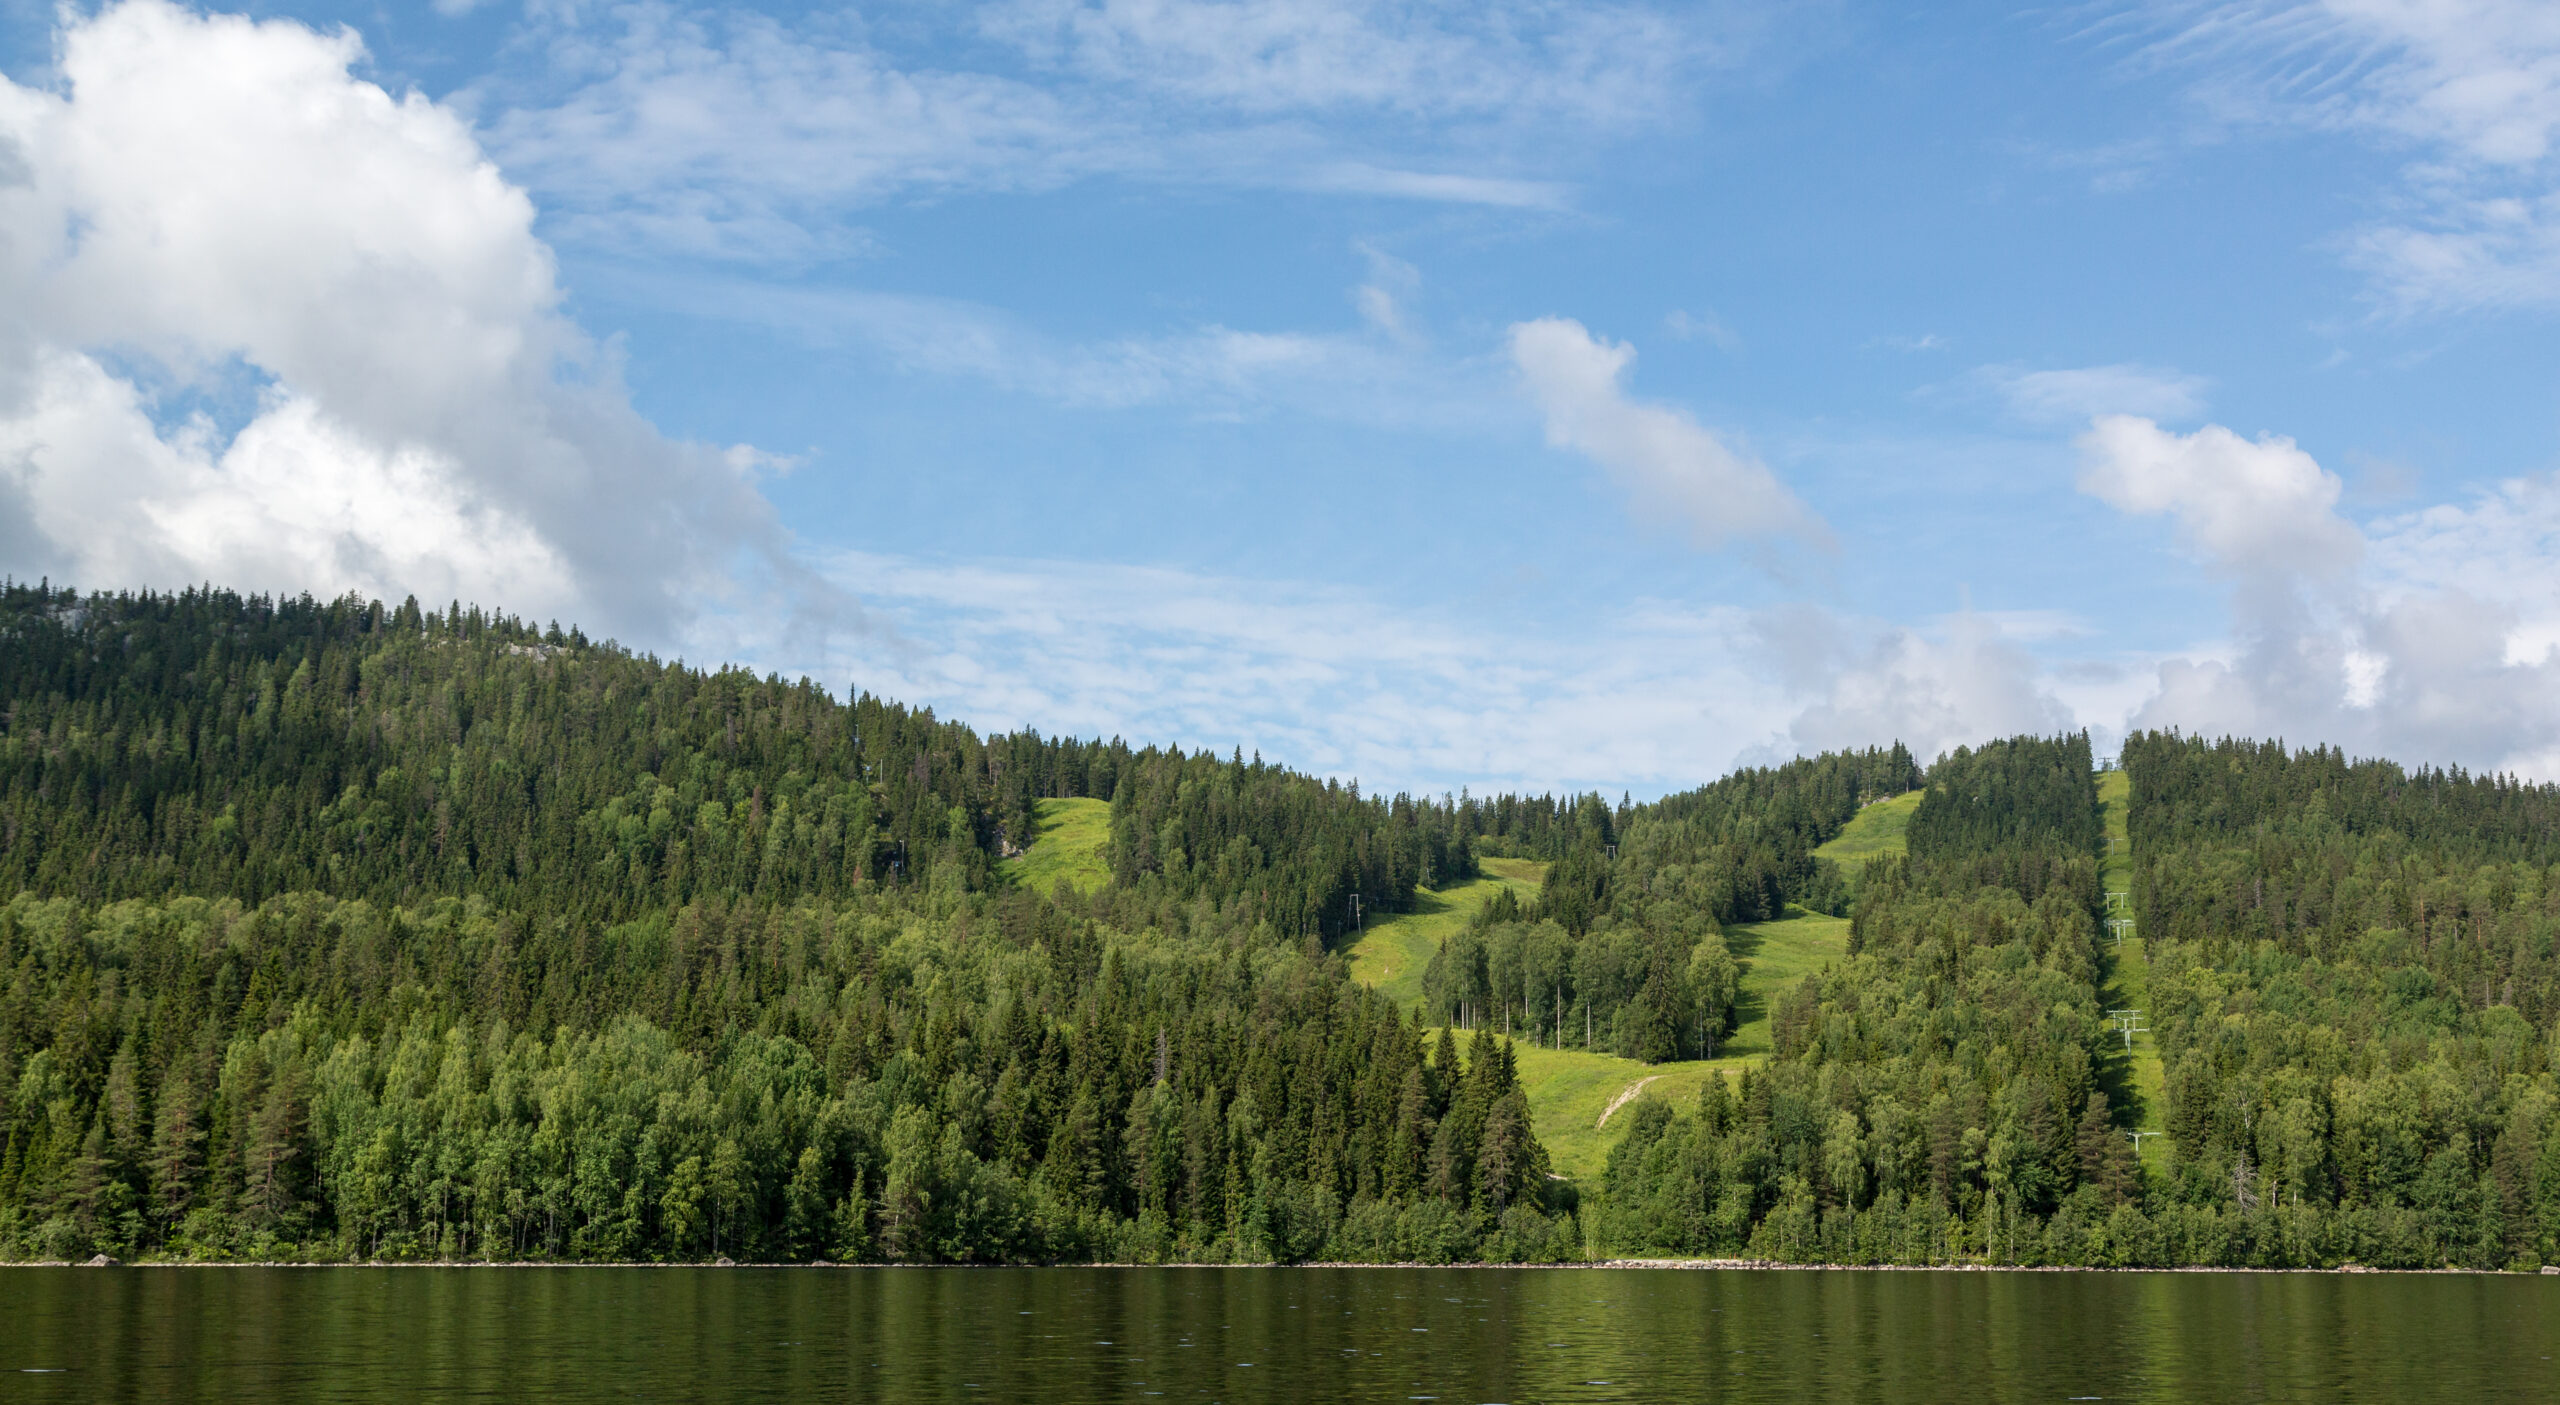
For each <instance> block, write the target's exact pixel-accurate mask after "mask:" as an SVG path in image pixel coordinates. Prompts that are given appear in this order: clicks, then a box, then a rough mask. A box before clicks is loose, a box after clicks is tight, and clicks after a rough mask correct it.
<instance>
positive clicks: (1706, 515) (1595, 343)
mask: <svg viewBox="0 0 2560 1405" xmlns="http://www.w3.org/2000/svg"><path fill="white" fill-rule="evenodd" d="M1635 358H1636V353H1635V348H1634V347H1632V346H1629V345H1627V344H1626V343H1624V342H1610V341H1602V340H1599V339H1597V338H1595V337H1593V336H1592V335H1591V333H1590V331H1589V330H1588V329H1586V328H1585V327H1584V326H1583V325H1582V324H1581V323H1579V322H1576V321H1573V320H1572V319H1570V318H1563V317H1546V318H1540V319H1539V320H1537V321H1534V322H1521V323H1517V324H1514V325H1513V327H1512V328H1511V361H1512V364H1513V366H1514V367H1516V368H1517V369H1518V371H1519V373H1520V378H1521V380H1522V382H1523V383H1524V384H1526V385H1527V386H1528V388H1529V392H1530V394H1531V395H1532V397H1534V398H1535V399H1536V401H1537V402H1538V408H1539V409H1540V410H1541V411H1542V412H1543V413H1544V414H1545V416H1546V421H1547V442H1548V443H1550V444H1552V445H1554V446H1556V447H1557V448H1560V449H1570V450H1572V451H1574V452H1575V453H1578V454H1581V455H1583V456H1584V457H1586V458H1589V459H1590V460H1592V461H1593V462H1595V463H1597V464H1599V465H1600V466H1601V467H1602V468H1604V469H1606V470H1607V471H1608V473H1609V475H1610V476H1611V477H1612V478H1615V479H1616V480H1617V481H1618V483H1619V485H1620V486H1622V487H1623V488H1625V489H1626V490H1627V492H1628V494H1629V495H1630V496H1631V497H1633V498H1634V499H1635V501H1636V505H1637V508H1638V510H1639V511H1640V512H1641V513H1645V514H1657V513H1658V514H1661V515H1663V516H1665V517H1667V518H1669V519H1670V520H1672V521H1674V522H1676V523H1677V524H1679V525H1680V526H1681V527H1682V528H1683V529H1685V530H1686V532H1687V533H1688V535H1689V536H1690V537H1691V538H1692V539H1694V540H1695V541H1697V542H1698V543H1700V544H1701V545H1706V546H1716V545H1721V544H1722V543H1725V542H1727V541H1731V540H1733V539H1735V538H1768V537H1780V536H1784V537H1793V538H1795V539H1797V540H1799V541H1803V542H1806V543H1809V544H1814V545H1828V544H1829V543H1830V534H1829V532H1828V530H1827V529H1826V528H1824V526H1823V525H1822V522H1821V520H1820V519H1819V518H1817V517H1815V516H1814V514H1813V512H1812V510H1811V509H1809V508H1807V507H1806V506H1805V505H1804V504H1803V503H1802V502H1801V501H1799V500H1798V499H1797V497H1796V495H1795V494H1794V493H1792V492H1789V491H1788V490H1787V488H1786V486H1785V485H1784V484H1782V483H1780V482H1779V481H1778V479H1777V476H1776V475H1775V474H1773V473H1771V472H1770V471H1769V468H1768V466H1767V465H1766V464H1763V463H1761V462H1760V461H1759V460H1758V459H1756V458H1753V457H1751V456H1750V455H1748V454H1744V453H1741V452H1738V451H1736V450H1735V449H1733V448H1732V447H1731V446H1729V445H1727V444H1726V443H1725V442H1724V441H1723V440H1722V439H1720V438H1718V437H1717V436H1716V435H1715V434H1714V433H1713V432H1712V431H1710V430H1708V429H1706V428H1705V427H1704V426H1701V425H1700V424H1699V423H1698V422H1697V421H1695V420H1693V419H1691V418H1689V417H1688V416H1687V415H1685V414H1683V413H1681V412H1680V411H1678V410H1675V409H1672V408H1670V407H1669V406H1664V405H1649V404H1646V403H1644V402H1642V401H1639V400H1636V399H1634V398H1632V397H1630V396H1629V395H1628V394H1627V392H1626V387H1625V386H1624V385H1623V384H1622V383H1621V382H1622V379H1623V378H1624V376H1625V374H1626V370H1627V367H1628V366H1630V365H1632V364H1634V362H1635Z"/></svg>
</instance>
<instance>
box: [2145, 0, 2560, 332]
mask: <svg viewBox="0 0 2560 1405" xmlns="http://www.w3.org/2000/svg"><path fill="white" fill-rule="evenodd" d="M2136 13H2137V14H2139V15H2141V16H2143V17H2144V19H2145V20H2146V21H2147V23H2148V25H2149V26H2150V30H2149V33H2150V36H2151V37H2150V41H2149V42H2148V43H2147V44H2146V45H2145V46H2144V47H2143V48H2142V50H2141V52H2142V54H2143V55H2144V59H2145V61H2147V62H2152V63H2157V64H2161V65H2164V66H2171V67H2175V68H2179V69H2182V70H2185V71H2189V72H2193V73H2195V74H2197V75H2198V84H2199V88H2198V93H2199V96H2200V97H2201V98H2202V99H2203V101H2204V103H2205V104H2206V105H2207V107H2208V108H2209V109H2210V110H2212V111H2213V112H2214V113H2216V114H2217V115H2219V116H2220V117H2222V118H2224V119H2225V120H2229V121H2237V122H2242V123H2251V122H2255V123H2269V124H2286V125H2295V126H2305V127H2312V128H2318V129H2323V130H2330V131H2344V132H2351V133H2357V134H2361V135H2363V136H2366V137H2368V138H2371V139H2374V140H2376V141H2379V142H2382V143H2384V144H2386V145H2387V146H2388V147H2389V148H2390V149H2392V150H2394V151H2397V152H2400V153H2404V154H2405V155H2406V156H2407V157H2408V158H2409V159H2408V163H2407V165H2406V167H2405V168H2404V172H2403V176H2404V180H2403V187H2402V189H2401V191H2400V192H2399V195H2400V199H2399V200H2398V201H2397V202H2396V203H2397V204H2398V205H2399V207H2400V208H2399V211H2398V212H2397V213H2394V214H2390V215H2385V216H2383V217H2381V218H2378V219H2376V220H2374V221H2373V222H2371V223H2369V224H2367V225H2366V226H2364V227H2363V228H2361V229H2358V230H2355V231H2353V232H2352V233H2351V234H2349V235H2348V236H2347V238H2346V240H2345V243H2346V247H2347V249H2348V257H2349V260H2350V262H2351V263H2352V264H2353V265H2355V266H2356V267H2359V268H2361V269H2362V270H2363V271H2365V272H2366V273H2367V274H2369V275H2370V276H2371V277H2372V279H2373V283H2374V288H2375V291H2376V294H2377V296H2378V297H2379V298H2380V299H2381V300H2382V301H2383V302H2384V303H2385V304H2386V305H2387V306H2390V307H2392V308H2395V309H2397V310H2400V311H2404V312H2408V311H2426V310H2437V311H2447V310H2460V309H2465V308H2479V307H2512V306H2526V305H2537V304H2539V305H2548V304H2552V303H2560V8H2555V7H2553V6H2552V5H2551V4H2549V3H2547V0H2441V3H2428V4H2416V3H2373V0H2243V3H2213V4H2206V3H2196V2H2195V0H2156V3H2153V4H2149V5H2146V6H2142V7H2140V8H2139V9H2138V10H2137V11H2136Z"/></svg>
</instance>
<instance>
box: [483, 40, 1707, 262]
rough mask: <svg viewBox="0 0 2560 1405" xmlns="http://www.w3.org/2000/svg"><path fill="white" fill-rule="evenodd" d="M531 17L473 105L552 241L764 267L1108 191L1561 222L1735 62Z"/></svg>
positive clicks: (1399, 44)
mask: <svg viewBox="0 0 2560 1405" xmlns="http://www.w3.org/2000/svg"><path fill="white" fill-rule="evenodd" d="M537 13H538V14H540V15H542V16H546V17H547V21H546V22H545V23H543V24H541V25H540V26H538V27H537V29H536V30H535V31H534V32H533V36H532V38H531V39H530V40H529V41H528V42H527V44H526V45H525V46H524V48H523V49H522V50H520V52H521V53H525V54H530V55H534V56H536V60H537V61H536V63H535V65H534V71H532V72H530V73H519V74H516V75H514V76H512V77H510V78H508V79H505V80H494V79H493V80H490V81H487V82H484V83H483V84H482V85H481V86H480V87H479V88H478V89H477V90H476V91H475V92H474V93H473V94H472V100H473V101H474V102H475V104H477V105H478V106H480V107H481V108H483V109H484V110H487V111H489V112H490V113H491V114H492V116H491V118H490V120H489V126H488V131H489V140H490V143H491V146H492V149H493V150H495V151H496V152H497V153H498V154H499V155H500V156H502V157H503V158H504V160H505V162H506V165H507V169H508V170H509V171H510V172H513V173H514V174H515V175H516V176H517V177H518V178H519V179H522V180H524V181H526V182H527V183H528V184H529V185H530V186H531V187H532V188H534V189H536V190H538V191H540V192H542V194H543V196H544V199H545V204H546V210H547V212H548V215H549V219H550V223H549V225H548V226H547V228H548V229H550V230H551V232H552V233H553V235H554V237H556V238H560V239H562V240H565V241H570V242H574V243H577V244H579V245H581V246H589V245H592V246H597V247H608V248H614V249H619V250H624V251H646V252H651V253H673V254H677V255H688V256H703V255H709V256H714V257H720V258H729V259H736V260H740V261H746V262H781V263H792V262H807V261H812V260H824V259H831V258H838V257H844V256H849V255H853V254H859V253H861V252H864V251H865V247H866V246H865V240H864V236H863V235H862V234H861V233H860V232H859V231H849V230H848V229H847V220H848V218H849V217H850V216H851V215H852V214H853V213H854V212H858V211H860V210H862V209H865V208H869V207H872V206H875V205H878V204H880V203H882V202H885V201H889V200H894V199H913V198H931V197H934V196H936V195H939V194H943V193H947V192H953V191H1023V190H1045V189H1053V188H1056V187H1059V186H1063V185H1067V184H1070V183H1073V182H1077V181H1081V180H1087V179H1092V178H1095V177H1105V176H1108V177H1116V178H1122V179H1128V180H1138V181H1166V182H1184V183H1197V184H1207V185H1214V186H1244V187H1257V188H1267V189H1283V190H1303V191H1313V192H1321V193H1330V194H1339V195H1350V196H1378V197H1385V198H1389V199H1397V200H1418V201H1429V202H1437V203H1447V204H1463V205H1479V206H1488V207H1496V208H1510V209H1524V210H1549V209H1560V208H1564V207H1565V206H1567V205H1568V204H1569V203H1570V200H1571V195H1572V186H1571V184H1570V182H1569V181H1566V180H1559V179H1556V178H1555V174H1556V172H1557V171H1559V170H1564V169H1570V167H1569V164H1568V162H1569V158H1570V154H1572V153H1580V152H1587V151H1588V150H1589V148H1590V147H1591V145H1592V144H1593V143H1594V142H1599V141H1605V140H1609V139H1611V138H1612V137H1613V136H1614V135H1615V134H1618V133H1620V132H1623V131H1625V130H1628V129H1630V128H1634V127H1652V126H1658V125H1660V124H1662V123H1664V122H1666V121H1673V120H1678V117H1679V115H1680V114H1681V113H1682V112H1683V110H1684V109H1685V107H1686V98H1685V95H1686V93H1687V92H1688V91H1689V90H1690V89H1691V88H1692V87H1694V86H1695V84H1696V83H1697V81H1698V79H1699V77H1700V76H1701V74H1702V73H1703V72H1705V71H1706V70H1708V69H1710V68H1712V67H1715V66H1717V65H1719V64H1722V63H1726V62H1729V61H1730V60H1731V59H1732V58H1733V57H1734V56H1735V55H1737V54H1738V53H1739V52H1740V51H1741V50H1742V49H1743V48H1745V47H1746V46H1747V45H1748V44H1749V42H1750V41H1751V35H1750V34H1749V33H1748V30H1747V26H1743V25H1740V24H1737V23H1734V22H1730V21H1728V20H1726V19H1725V18H1724V17H1723V16H1722V15H1721V14H1720V13H1717V14H1709V13H1702V12H1699V11H1696V10H1685V9H1678V8H1673V7H1660V8H1655V7H1647V6H1640V5H1617V6H1599V7H1583V8H1571V7H1565V8H1559V7H1553V6H1549V5H1545V4H1539V3H1500V4H1494V5H1490V6H1459V5H1434V4H1412V3H1357V2H1356V0H1231V2H1230V3H1214V4H1211V3H1196V2H1195V0H1105V3H1099V4H1077V3H1071V2H1067V3H1045V2H1043V3H1027V4H1017V5H1005V6H997V7H994V8H991V9H986V10H981V11H977V12H974V15H975V18H974V20H973V19H970V18H967V17H964V16H963V15H962V14H961V13H960V12H947V13H943V14H939V15H936V16H935V17H934V18H932V19H925V18H923V17H922V16H921V15H918V16H909V17H907V23H905V24H902V25H871V24H864V23H860V22H855V21H850V20H846V19H843V18H841V17H839V18H803V19H801V20H799V21H795V22H785V21H782V20H777V19H774V18H771V17H768V16H763V15H757V14H752V13H735V12H730V13H714V12H710V11H707V10H701V9H694V8H687V7H684V6H680V5H672V4H666V3H637V4H630V5H622V6H615V7H612V8H610V9H606V10H601V11H594V12H583V11H580V10H578V9H577V8H575V7H563V8H561V9H557V10H542V11H538V12H537ZM937 23H942V24H954V23H956V24H958V25H960V26H962V27H963V28H964V29H966V30H969V31H970V32H968V33H965V34H962V35H959V36H949V35H945V36H944V37H945V38H953V39H955V40H956V42H952V43H948V44H945V45H943V46H942V48H941V50H940V53H939V54H938V57H941V58H943V59H945V60H947V59H948V57H949V56H950V55H952V54H954V53H961V54H967V55H969V57H970V58H971V59H972V60H974V61H975V64H974V66H969V67H954V66H927V65H922V64H917V63H913V62H909V61H907V60H906V59H905V58H904V57H903V56H902V54H901V52H900V51H899V50H898V49H897V48H896V46H895V43H894V42H893V41H894V39H895V38H896V37H898V36H901V35H904V36H905V37H909V38H912V37H913V35H912V34H911V33H909V31H910V30H914V29H916V28H917V26H922V28H923V29H924V30H932V29H934V27H935V26H936V24H937ZM884 33H886V34H888V35H889V36H891V38H890V39H885V40H884V39H883V38H882V37H881V36H882V35H883V34H884ZM990 40H992V41H993V44H992V45H991V44H990V42H989V41H990ZM1026 63H1027V64H1028V67H1027V68H1026V66H1025V65H1026Z"/></svg>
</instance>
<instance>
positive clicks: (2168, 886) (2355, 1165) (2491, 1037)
mask: <svg viewBox="0 0 2560 1405" xmlns="http://www.w3.org/2000/svg"><path fill="white" fill-rule="evenodd" d="M2125 769H2126V772H2127V777H2128V779H2129V780H2130V781H2131V782H2132V787H2133V798H2134V808H2133V833H2134V860H2135V875H2136V876H2135V880H2134V890H2133V902H2134V908H2135V911H2136V913H2137V914H2138V921H2139V923H2140V926H2141V930H2143V931H2144V932H2146V933H2148V934H2149V936H2150V941H2151V949H2152V956H2153V966H2152V980H2151V987H2152V1001H2153V1004H2154V1006H2155V1008H2154V1009H2153V1010H2152V1011H2151V1012H2150V1019H2151V1021H2152V1023H2153V1024H2154V1026H2155V1027H2156V1028H2157V1030H2158V1032H2159V1041H2160V1049H2161V1054H2162V1056H2163V1058H2164V1059H2165V1060H2166V1062H2167V1067H2168V1096H2167V1104H2168V1106H2167V1107H2166V1109H2165V1112H2166V1114H2167V1126H2168V1129H2169V1134H2170V1139H2171V1140H2172V1141H2174V1142H2175V1143H2176V1145H2177V1148H2178V1156H2177V1158H2176V1161H2175V1163H2174V1166H2173V1169H2172V1172H2171V1174H2170V1175H2169V1176H2168V1177H2167V1179H2166V1182H2165V1184H2163V1185H2162V1186H2161V1187H2160V1188H2159V1190H2160V1195H2161V1197H2162V1198H2163V1199H2165V1200H2167V1201H2169V1202H2170V1203H2173V1204H2175V1205H2178V1206H2181V1207H2190V1208H2193V1209H2200V1208H2202V1207H2207V1206H2211V1207H2215V1208H2216V1209H2217V1210H2218V1211H2219V1213H2220V1216H2221V1219H2222V1221H2223V1223H2224V1225H2225V1226H2226V1232H2227V1234H2228V1235H2229V1243H2228V1245H2227V1247H2223V1252H2224V1253H2226V1254H2227V1255H2229V1256H2232V1257H2242V1258H2247V1259H2254V1260H2264V1261H2270V1262H2335V1261H2339V1260H2349V1259H2352V1260H2358V1261H2361V1262H2366V1263H2390V1264H2433V1263H2442V1262H2447V1261H2450V1262H2454V1263H2460V1264H2469V1265H2475V1266H2480V1267H2499V1266H2504V1265H2509V1264H2513V1265H2518V1266H2530V1265H2534V1264H2538V1263H2543V1262H2560V1084H2555V1082H2554V1078H2553V1067H2552V1056H2553V1040H2554V1037H2555V1036H2554V1030H2555V1024H2560V964H2555V962H2554V959H2553V949H2552V948H2553V942H2554V939H2555V938H2560V789H2555V788H2554V787H2552V786H2547V785H2525V784H2520V783H2518V782H2516V781H2513V780H2511V779H2507V778H2504V777H2495V776H2471V775H2465V774H2464V773H2462V772H2461V771H2459V770H2450V771H2448V770H2436V769H2429V768H2420V769H2416V770H2406V769H2403V768H2402V767H2400V766H2397V765H2394V764H2391V763H2389V762H2382V761H2360V762H2350V761H2348V760H2347V758H2346V757H2344V756H2342V755H2340V754H2339V753H2338V752H2336V751H2333V750H2328V749H2313V750H2308V751H2299V752H2288V751H2287V750H2286V749H2285V748H2283V747H2282V746H2279V745H2254V744H2250V743H2245V742H2222V743H2219V744H2207V743H2205V742H2202V741H2199V740H2195V739H2191V738H2180V737H2175V736H2163V735H2159V734H2151V735H2145V736H2137V737H2135V738H2134V739H2133V741H2132V742H2131V743H2130V744H2129V745H2127V746H2126V748H2125ZM2217 1247H2222V1246H2217Z"/></svg>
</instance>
